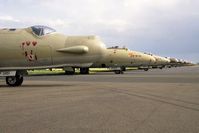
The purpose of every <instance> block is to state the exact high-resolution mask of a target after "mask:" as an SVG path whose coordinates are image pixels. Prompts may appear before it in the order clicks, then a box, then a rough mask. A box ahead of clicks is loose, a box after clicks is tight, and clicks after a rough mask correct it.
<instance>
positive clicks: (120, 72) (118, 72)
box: [114, 70, 124, 74]
mask: <svg viewBox="0 0 199 133" xmlns="http://www.w3.org/2000/svg"><path fill="white" fill-rule="evenodd" d="M114 72H115V74H124V72H123V71H121V70H115V71H114Z"/></svg>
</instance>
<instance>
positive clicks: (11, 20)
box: [0, 16, 20, 22]
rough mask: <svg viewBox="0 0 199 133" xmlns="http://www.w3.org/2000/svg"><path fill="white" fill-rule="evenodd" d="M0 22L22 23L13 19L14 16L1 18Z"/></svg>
mask: <svg viewBox="0 0 199 133" xmlns="http://www.w3.org/2000/svg"><path fill="white" fill-rule="evenodd" d="M0 21H6V22H7V21H9V22H20V20H18V19H16V18H13V17H12V16H0Z"/></svg>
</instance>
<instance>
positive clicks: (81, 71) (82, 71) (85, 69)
mask: <svg viewBox="0 0 199 133" xmlns="http://www.w3.org/2000/svg"><path fill="white" fill-rule="evenodd" d="M80 74H89V68H88V67H81V68H80Z"/></svg>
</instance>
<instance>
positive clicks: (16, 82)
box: [6, 75, 23, 87]
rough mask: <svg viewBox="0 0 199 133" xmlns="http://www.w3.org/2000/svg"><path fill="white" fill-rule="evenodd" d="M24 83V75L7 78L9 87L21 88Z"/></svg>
mask: <svg viewBox="0 0 199 133" xmlns="http://www.w3.org/2000/svg"><path fill="white" fill-rule="evenodd" d="M22 83H23V76H22V75H16V76H9V77H6V84H7V85H9V86H13V87H15V86H21V85H22Z"/></svg>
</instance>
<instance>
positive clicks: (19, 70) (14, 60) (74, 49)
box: [0, 26, 106, 86]
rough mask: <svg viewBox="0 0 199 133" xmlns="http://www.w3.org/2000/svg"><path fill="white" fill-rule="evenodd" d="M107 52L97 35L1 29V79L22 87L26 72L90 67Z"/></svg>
mask: <svg viewBox="0 0 199 133" xmlns="http://www.w3.org/2000/svg"><path fill="white" fill-rule="evenodd" d="M105 49H106V47H105V44H104V43H103V42H102V41H101V40H100V39H99V38H98V37H96V36H66V35H63V34H59V33H57V32H56V31H55V30H54V29H52V28H49V27H46V26H32V27H28V28H23V29H0V76H3V77H6V83H7V84H8V85H9V86H20V85H21V84H22V82H23V76H24V75H25V74H26V70H33V69H46V68H60V67H61V68H64V67H90V66H91V65H92V64H93V62H95V61H96V60H98V59H100V58H101V57H102V56H103V52H104V50H105Z"/></svg>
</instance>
